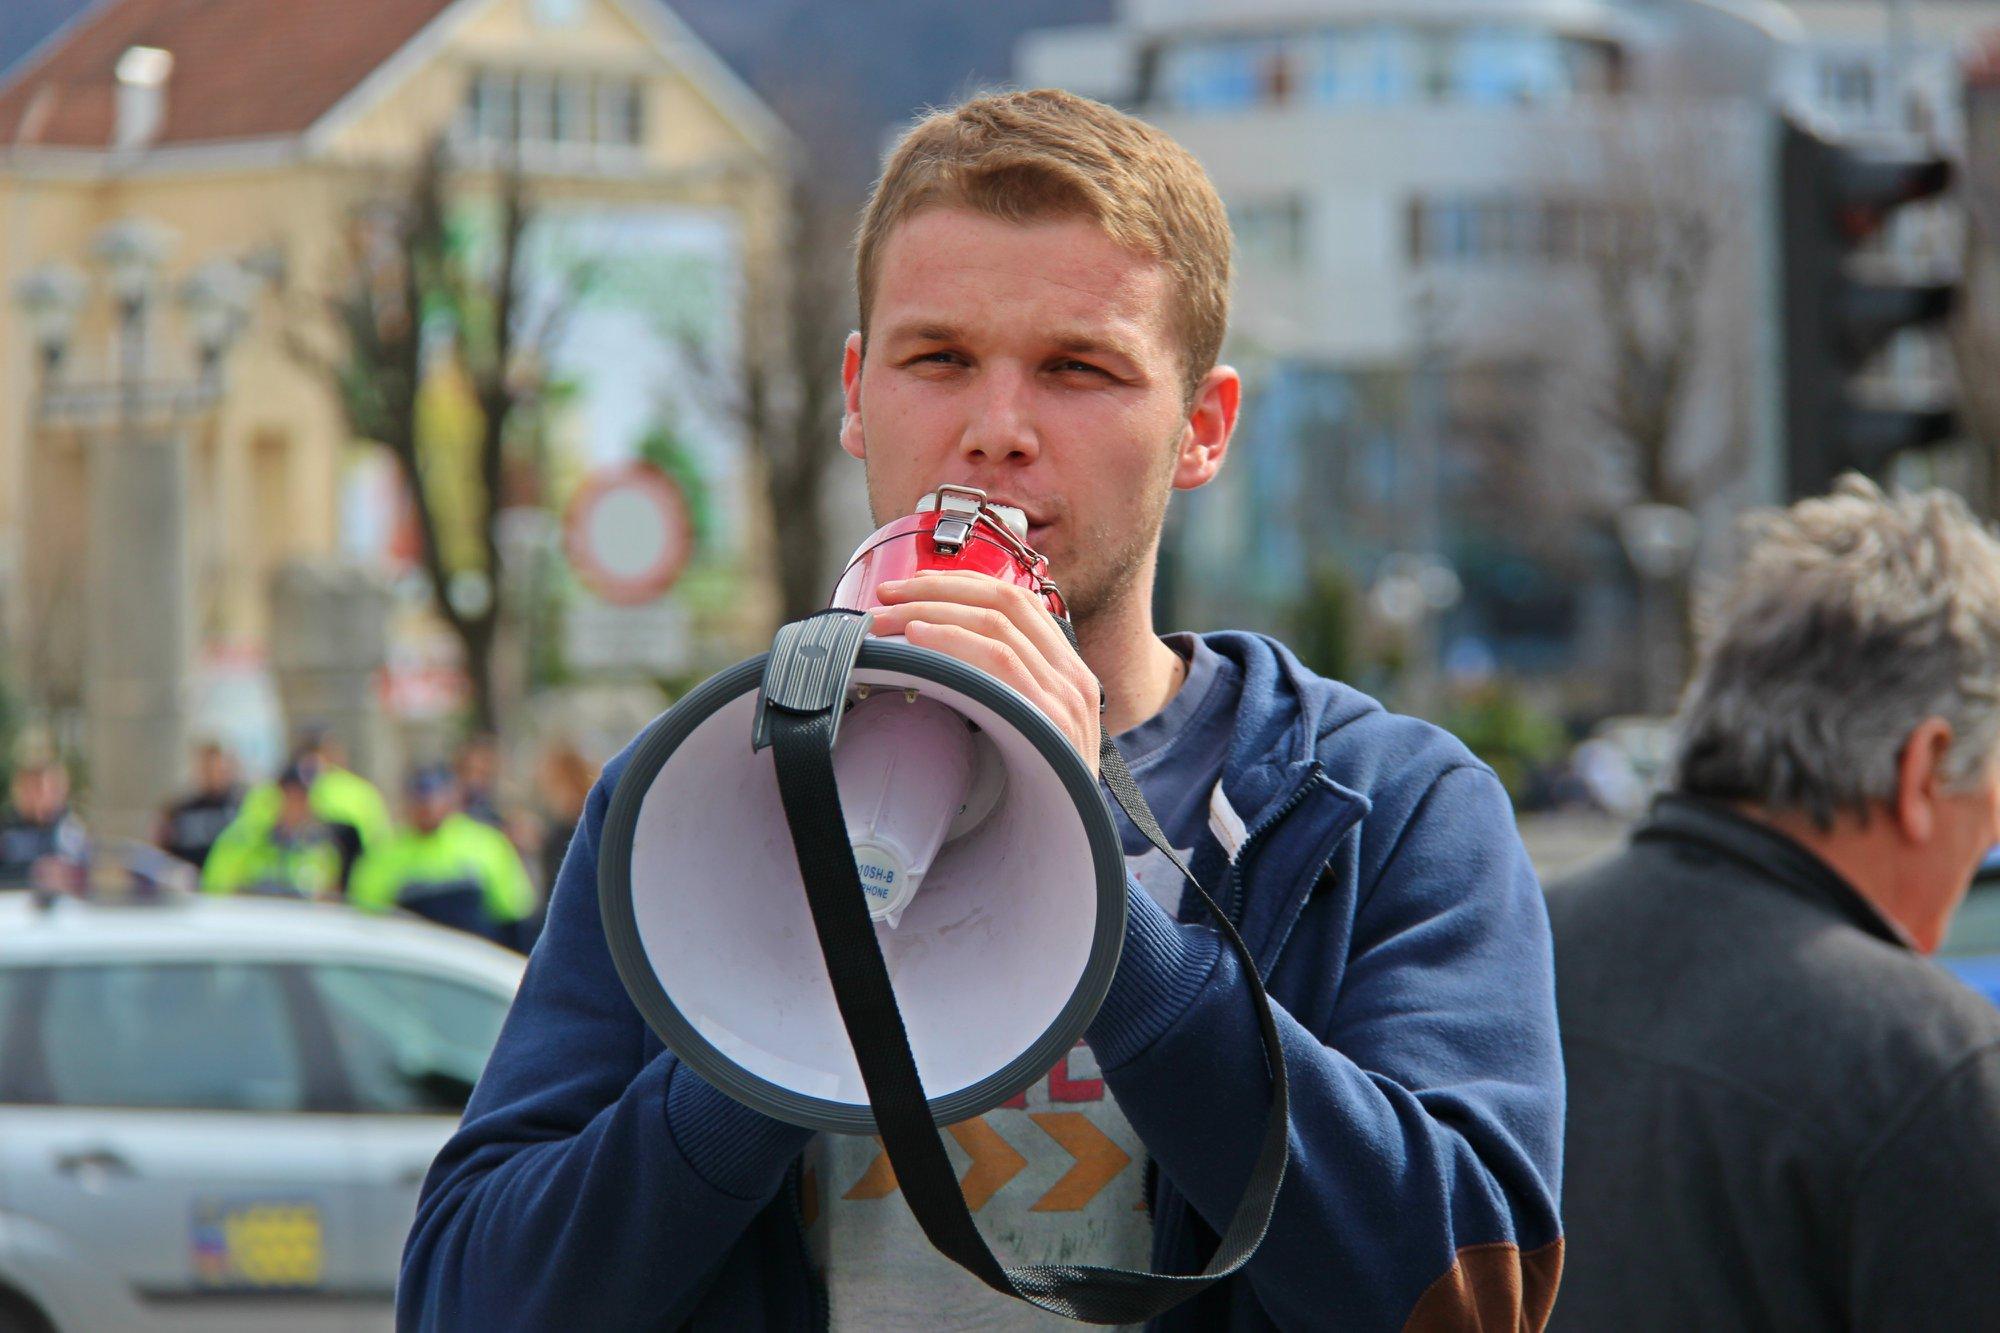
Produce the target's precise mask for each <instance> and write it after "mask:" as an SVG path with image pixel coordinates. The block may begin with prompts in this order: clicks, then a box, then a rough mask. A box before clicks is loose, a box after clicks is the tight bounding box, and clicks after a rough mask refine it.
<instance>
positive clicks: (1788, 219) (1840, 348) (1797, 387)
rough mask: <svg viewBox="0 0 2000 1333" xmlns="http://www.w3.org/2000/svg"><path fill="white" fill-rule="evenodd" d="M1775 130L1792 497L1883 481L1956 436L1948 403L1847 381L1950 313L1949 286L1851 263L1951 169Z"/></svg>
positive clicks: (1921, 158) (1917, 155)
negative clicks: (1900, 459)
mask: <svg viewBox="0 0 2000 1333" xmlns="http://www.w3.org/2000/svg"><path fill="white" fill-rule="evenodd" d="M1782 134H1783V142H1782V146H1781V149H1780V158H1781V162H1780V173H1781V190H1782V194H1781V197H1780V208H1781V213H1780V219H1779V221H1780V224H1781V231H1780V240H1779V244H1780V246H1781V248H1782V250H1783V253H1784V267H1783V275H1782V276H1783V282H1784V288H1783V291H1784V296H1783V300H1784V363H1783V383H1784V413H1785V452H1786V458H1785V463H1786V473H1787V486H1788V489H1789V490H1790V492H1791V494H1792V495H1793V496H1801V495H1811V494H1814V493H1816V492H1819V491H1823V490H1825V489H1826V488H1827V486H1828V485H1829V484H1830V483H1831V482H1832V481H1833V479H1834V478H1835V477H1837V476H1839V475H1840V474H1841V473H1843V472H1847V471H1850V470H1858V471H1861V472H1865V473H1870V474H1880V473H1881V472H1882V470H1883V469H1884V468H1885V467H1886V466H1887V465H1888V463H1889V460H1890V459H1891V458H1893V457H1894V456H1895V455H1896V454H1898V453H1901V452H1903V451H1905V450H1910V449H1921V448H1923V447H1924V446H1926V445H1931V444H1936V443H1938V442H1939V441H1941V440H1946V439H1949V438H1951V436H1952V434H1953V433H1954V429H1955V421H1954V416H1953V413H1952V412H1951V410H1950V408H1949V407H1948V406H1947V405H1942V404H1939V403H1936V402H1910V401H1881V400H1870V399H1868V398H1867V397H1866V396H1863V395H1860V394H1857V392H1856V384H1855V381H1856V378H1857V376H1859V374H1860V372H1861V370H1862V368H1863V367H1864V366H1865V365H1866V364H1867V362H1868V361H1869V360H1870V359H1871V358H1872V357H1873V356H1874V355H1875V354H1876V353H1877V352H1879V351H1881V350H1882V348H1883V346H1884V345H1885V344H1886V343H1887V342H1888V341H1889V339H1890V337H1891V336H1893V335H1894V334H1896V333H1897V332H1899V331H1901V330H1903V329H1908V328H1917V327H1921V326H1925V325H1934V324H1937V323H1939V322H1941V321H1942V320H1943V319H1944V317H1945V316H1946V315H1947V314H1949V313H1950V311H1951V303H1952V295H1953V284H1952V283H1950V282H1939V281H1924V280H1909V279H1908V278H1907V277H1905V276H1902V275H1889V274H1884V273H1881V272H1874V273H1870V272H1866V271H1863V269H1862V266H1861V265H1857V264H1856V263H1855V262H1854V261H1855V255H1856V253H1857V251H1859V250H1860V248H1861V247H1862V246H1864V245H1865V244H1866V243H1867V242H1868V241H1870V240H1871V239H1873V238H1874V237H1875V236H1877V235H1879V234H1880V233H1881V231H1882V230H1883V228H1884V227H1885V226H1887V225H1888V221H1889V218H1890V216H1891V215H1892V214H1893V213H1894V212H1895V211H1896V210H1897V209H1899V208H1901V207H1903V206H1904V205H1906V204H1911V203H1915V202H1916V201H1918V200H1920V199H1928V198H1931V197H1933V196H1935V195H1938V194H1940V193H1942V192H1943V191H1944V190H1945V189H1946V187H1947V186H1949V185H1950V183H1951V166H1950V164H1949V163H1948V162H1946V161H1945V160H1944V159H1943V158H1941V157H1939V156H1937V155H1936V154H1934V153H1929V152H1922V151H1911V150H1907V149H1906V150H1903V151H1888V150H1879V149H1876V150H1870V149H1864V148H1862V147H1858V146H1855V145H1851V144H1839V143H1832V142H1829V141H1828V140H1825V139H1822V138H1820V137H1819V136H1818V135H1816V134H1814V133H1812V132H1811V131H1810V130H1807V129H1805V128H1803V127H1801V126H1799V125H1797V124H1795V123H1794V122H1792V121H1791V120H1789V119H1788V120H1786V121H1784V122H1783V129H1782Z"/></svg>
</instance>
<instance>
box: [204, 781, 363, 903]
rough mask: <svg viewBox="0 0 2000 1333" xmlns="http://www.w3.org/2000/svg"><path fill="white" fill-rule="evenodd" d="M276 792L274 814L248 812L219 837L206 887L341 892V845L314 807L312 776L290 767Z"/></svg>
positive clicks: (302, 894) (316, 894)
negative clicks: (267, 815) (268, 815)
mask: <svg viewBox="0 0 2000 1333" xmlns="http://www.w3.org/2000/svg"><path fill="white" fill-rule="evenodd" d="M271 791H272V792H273V794H274V795H275V797H276V798H277V809H276V810H275V811H274V812H273V813H272V814H271V816H270V817H268V818H267V817H266V816H265V815H263V814H262V813H260V812H255V811H250V810H245V811H244V812H243V813H242V814H240V815H238V816H237V817H236V819H235V820H234V821H233V822H232V823H231V824H230V825H229V827H228V828H226V829H224V830H223V831H222V834H221V836H219V837H218V838H217V839H216V840H215V846H214V847H213V848H211V849H210V850H209V854H208V862H207V864H206V865H204V866H203V867H202V872H201V887H202V891H203V892H205V893H257V894H267V895H270V896H274V897H281V898H334V897H337V896H339V892H340V848H339V845H338V844H337V843H336V842H335V840H334V836H333V833H332V830H330V829H329V828H328V827H327V826H326V823H325V822H324V821H323V820H321V819H320V818H319V816H318V815H317V814H315V813H314V811H313V807H312V775H311V774H310V773H308V772H307V771H306V770H305V768H304V767H303V766H302V765H299V764H291V765H288V766H287V767H286V769H285V771H284V772H283V773H281V774H279V775H278V780H277V782H276V783H275V784H273V786H272V788H271Z"/></svg>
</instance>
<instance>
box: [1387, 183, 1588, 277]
mask: <svg viewBox="0 0 2000 1333" xmlns="http://www.w3.org/2000/svg"><path fill="white" fill-rule="evenodd" d="M1605 225H1606V215H1605V212H1604V210H1603V208H1602V207H1601V206H1598V205H1594V204H1588V203H1582V202H1577V201H1574V200H1563V199H1543V198H1535V197H1532V196H1528V195H1517V194H1505V193H1501V194H1490V195H1448V196H1443V197H1438V198H1428V197H1420V198H1417V199H1413V200H1411V201H1410V213H1409V236H1410V258H1411V260H1413V261H1414V262H1416V263H1437V262H1440V261H1481V260H1517V261H1520V260H1525V261H1532V262H1538V263H1549V264H1560V263H1568V262H1574V261H1576V260H1578V259H1579V258H1581V257H1582V256H1583V255H1584V254H1585V253H1587V251H1588V249H1589V247H1590V246H1592V245H1593V244H1601V242H1602V235H1603V228H1604V226H1605Z"/></svg>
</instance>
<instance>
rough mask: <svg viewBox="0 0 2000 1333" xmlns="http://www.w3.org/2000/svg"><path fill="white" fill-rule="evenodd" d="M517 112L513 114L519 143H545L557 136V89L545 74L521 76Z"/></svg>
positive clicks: (533, 73)
mask: <svg viewBox="0 0 2000 1333" xmlns="http://www.w3.org/2000/svg"><path fill="white" fill-rule="evenodd" d="M516 86H517V88H518V89H519V96H520V102H519V110H518V111H517V112H516V113H515V118H516V124H517V125H518V127H519V133H520V136H521V142H523V143H548V142H550V141H551V140H553V139H554V138H555V132H556V85H555V81H554V80H553V79H552V78H550V77H549V76H548V75H547V74H542V73H537V72H533V71H530V72H524V73H523V74H522V75H521V77H520V80H519V82H518V83H517V85H516Z"/></svg>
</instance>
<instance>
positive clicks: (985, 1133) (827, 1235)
mask: <svg viewBox="0 0 2000 1333" xmlns="http://www.w3.org/2000/svg"><path fill="white" fill-rule="evenodd" d="M1167 643H1168V644H1169V645H1171V646H1172V647H1173V649H1174V650H1175V651H1176V652H1178V653H1180V654H1181V655H1182V656H1183V657H1184V658H1186V659H1187V661H1188V673H1187V679H1186V680H1185V681H1183V682H1182V683H1181V688H1180V689H1179V691H1177V692H1176V693H1175V695H1174V697H1173V698H1172V699H1171V700H1169V701H1168V703H1167V706H1166V707H1165V708H1163V709H1161V710H1160V711H1159V712H1158V713H1157V714H1155V715H1154V716H1153V717H1151V718H1149V719H1147V720H1146V721H1144V722H1142V723H1140V724H1139V725H1138V726H1136V727H1133V728H1131V729H1130V730H1127V731H1124V732H1121V733H1120V734H1119V735H1118V737H1117V742H1118V748H1119V751H1120V752H1121V753H1122V754H1124V756H1125V759H1126V762H1127V764H1128V765H1129V766H1130V767H1131V769H1132V776H1133V777H1134V779H1136V780H1137V781H1138V783H1139V789H1140V790H1141V791H1142V792H1144V793H1145V796H1146V801H1147V804H1149V805H1150V806H1152V808H1153V814H1154V816H1155V817H1156V818H1157V819H1158V820H1159V821H1160V828H1161V831H1162V832H1164V833H1165V834H1166V835H1167V840H1168V841H1169V842H1171V843H1172V844H1173V846H1174V849H1175V850H1176V851H1178V852H1180V853H1181V854H1182V857H1183V859H1188V858H1191V857H1192V856H1194V855H1195V854H1196V853H1197V852H1198V851H1200V850H1201V849H1202V847H1203V844H1204V841H1205V840H1212V839H1214V838H1215V836H1216V835H1215V834H1214V833H1213V832H1211V831H1210V829H1211V822H1212V820H1213V818H1214V816H1213V814H1212V804H1211V802H1212V794H1213V792H1214V789H1215V786H1216V783H1217V781H1218V779H1219V778H1220V777H1221V774H1222V761H1223V758H1224V757H1225V755H1226V754H1227V752H1228V747H1229V737H1230V732H1231V730H1232V728H1233V726H1234V723H1235V718H1236V702H1237V699H1238V697H1239V696H1240V694H1241V692H1242V677H1241V673H1240V672H1239V671H1238V670H1237V668H1236V665H1235V664H1234V663H1233V662H1230V661H1229V660H1228V659H1226V658H1223V657H1221V656H1219V655H1218V654H1217V653H1215V652H1214V650H1212V649H1211V648H1209V646H1208V645H1207V644H1206V643H1203V642H1202V641H1201V639H1200V638H1199V637H1197V636H1195V635H1192V634H1176V635H1173V636H1170V637H1169V638H1168V639H1167ZM1112 809H1113V811H1114V813H1115V814H1116V817H1117V822H1118V826H1119V833H1120V835H1121V837H1122V838H1123V840H1124V850H1125V864H1126V869H1127V871H1128V873H1130V874H1131V876H1132V878H1133V880H1134V881H1135V882H1136V883H1138V884H1139V885H1140V886H1141V887H1142V888H1144V889H1145V890H1146V892H1147V893H1149V894H1151V895H1152V896H1153V898H1154V899H1155V900H1156V901H1158V902H1160V903H1161V904H1162V905H1163V906H1165V907H1166V908H1167V910H1168V911H1169V912H1174V913H1176V914H1178V913H1179V912H1180V909H1181V905H1182V893H1183V889H1184V884H1183V882H1182V880H1181V878H1180V874H1179V872H1178V871H1176V870H1175V869H1174V868H1173V865H1172V864H1171V863H1170V862H1169V861H1168V860H1167V859H1166V858H1165V857H1163V856H1161V855H1160V854H1159V853H1158V852H1157V851H1155V850H1153V848H1152V846H1151V845H1150V844H1148V843H1147V842H1146V839H1145V837H1144V835H1142V834H1141V833H1140V832H1139V831H1138V830H1137V829H1136V828H1133V827H1132V826H1131V824H1130V823H1129V822H1128V821H1127V820H1126V819H1125V817H1124V814H1123V812H1122V811H1118V809H1117V805H1116V803H1115V802H1114V803H1113V804H1112ZM945 1150H946V1151H947V1152H948V1153H949V1154H950V1155H951V1158H952V1161H953V1163H954V1164H955V1165H956V1166H957V1167H958V1169H959V1181H960V1184H961V1186H962V1187H963V1189H964V1191H965V1196H966V1201H967V1202H968V1203H969V1204H970V1205H971V1207H972V1212H973V1216H974V1217H975V1218H976V1219H977V1220H978V1222H979V1226H980V1229H981V1230H982V1231H983V1232H984V1233H985V1234H986V1238H987V1240H988V1242H989V1243H990V1244H991V1245H992V1246H993V1249H994V1252H995V1253H996V1254H998V1255H999V1256H1000V1257H1001V1259H1002V1261H1003V1262H1006V1263H1009V1264H1034V1263H1088V1264H1111V1265H1115V1266H1117V1267H1120V1268H1145V1267H1146V1266H1147V1263H1148V1260H1149V1257H1150V1251H1151V1249H1152V1223H1151V1220H1150V1218H1149V1216H1148V1214H1147V1212H1146V1200H1145V1183H1144V1182H1145V1165H1144V1164H1145V1156H1146V1149H1145V1145H1144V1144H1142V1143H1140V1142H1139V1138H1138V1135H1137V1134H1135V1133H1134V1132H1133V1130H1132V1126H1131V1125H1130V1124H1129V1123H1128V1122H1127V1121H1126V1119H1125V1116H1124V1115H1123V1113H1121V1112H1120V1111H1119V1109H1118V1103H1117V1101H1116V1100H1115V1099H1113V1098H1112V1096H1111V1095H1110V1093H1109V1092H1108V1091H1107V1090H1106V1088H1105V1085H1104V1080H1103V1078H1102V1077H1101V1076H1100V1075H1099V1072H1098V1069H1097V1062H1096V1060H1095V1058H1094V1057H1092V1055H1091V1053H1090V1048H1089V1047H1088V1046H1086V1045H1084V1044H1083V1043H1082V1042H1078V1043H1077V1045H1076V1048H1075V1049H1074V1050H1072V1051H1071V1052H1070V1053H1069V1056H1068V1057H1067V1058H1066V1059H1065V1060H1064V1061H1063V1062H1062V1063H1061V1064H1059V1065H1057V1066H1056V1067H1055V1068H1054V1069H1052V1070H1050V1071H1049V1074H1048V1077H1047V1078H1045V1079H1042V1080H1040V1081H1038V1082H1037V1083H1035V1084H1034V1085H1033V1086H1032V1087H1030V1088H1029V1089H1028V1090H1027V1091H1026V1092H1024V1093H1022V1094H1021V1095H1020V1096H1018V1097H1016V1098H1015V1099H1014V1100H1013V1101H1011V1102H1008V1103H1006V1104H1004V1105H1002V1106H998V1107H995V1108H994V1109H993V1110H991V1111H988V1112H987V1113H986V1114H985V1115H982V1116H979V1117H977V1118H975V1119H972V1120H968V1121H966V1122H964V1123H962V1124H958V1125H953V1126H951V1127H950V1128H949V1129H948V1130H947V1131H946V1134H945ZM804 1183H805V1188H804V1196H805V1198H804V1202H805V1208H806V1234H807V1239H808V1243H809V1245H810V1247H811V1249H812V1255H813V1262H814V1264H815V1265H816V1266H817V1267H818V1268H819V1270H820V1272H822V1273H823V1274H825V1275H826V1281H827V1288H828V1294H829V1296H830V1298H831V1302H832V1326H833V1328H834V1329H835V1330H836V1333H858V1331H859V1330H869V1331H870V1333H873V1331H874V1330H881V1329H906V1328H909V1329H915V1328H923V1329H939V1330H942V1329H953V1330H957V1329H968V1330H985V1331H987V1333H1022V1331H1025V1330H1036V1331H1037V1333H1039V1331H1041V1330H1052V1329H1058V1328H1074V1327H1075V1325H1074V1324H1072V1323H1071V1322H1070V1321H1068V1320H1066V1319H1060V1318H1057V1317H1056V1316H1055V1315H1050V1314H1044V1313H1043V1312H1041V1311H1040V1310H1037V1309H1035V1308H1034V1307H1033V1306H1030V1305H1027V1304H1026V1303H1024V1302H1021V1301H1015V1300H1009V1299H1008V1298H1006V1297H1004V1296H1001V1295H999V1294H997V1293H995V1292H993V1291H991V1290H989V1289H988V1288H987V1287H986V1285H985V1284H984V1283H982V1282H980V1281H979V1279H977V1278H975V1277H973V1276H972V1275H971V1274H970V1273H967V1272H966V1271H964V1270H963V1269H961V1268H959V1267H958V1265H956V1264H954V1263H953V1262H952V1261H951V1260H949V1259H947V1258H945V1257H944V1256H943V1255H941V1254H939V1253H937V1252H936V1251H935V1250H933V1249H932V1248H931V1244H930V1242H929V1241H928V1240H927V1239H925V1237H924V1235H923V1232H922V1231H921V1230H920V1229H919V1228H918V1226H917V1223H916V1219H915V1218H914V1217H912V1216H911V1215H910V1210H909V1208H908V1207H907V1206H905V1205H904V1203H903V1201H902V1198H901V1197H900V1195H899V1194H898V1192H897V1189H896V1177H895V1172H894V1171H893V1170H891V1168H890V1166H889V1161H888V1158H887V1157H886V1156H884V1155H883V1152H882V1149H881V1146H880V1144H878V1143H877V1142H876V1141H875V1140H874V1139H867V1138H857V1137H853V1136H849V1135H829V1134H823V1135H820V1136H819V1137H818V1138H816V1139H815V1140H813V1144H812V1146H811V1148H809V1149H808V1150H807V1153H806V1178H805V1182H804Z"/></svg>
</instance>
